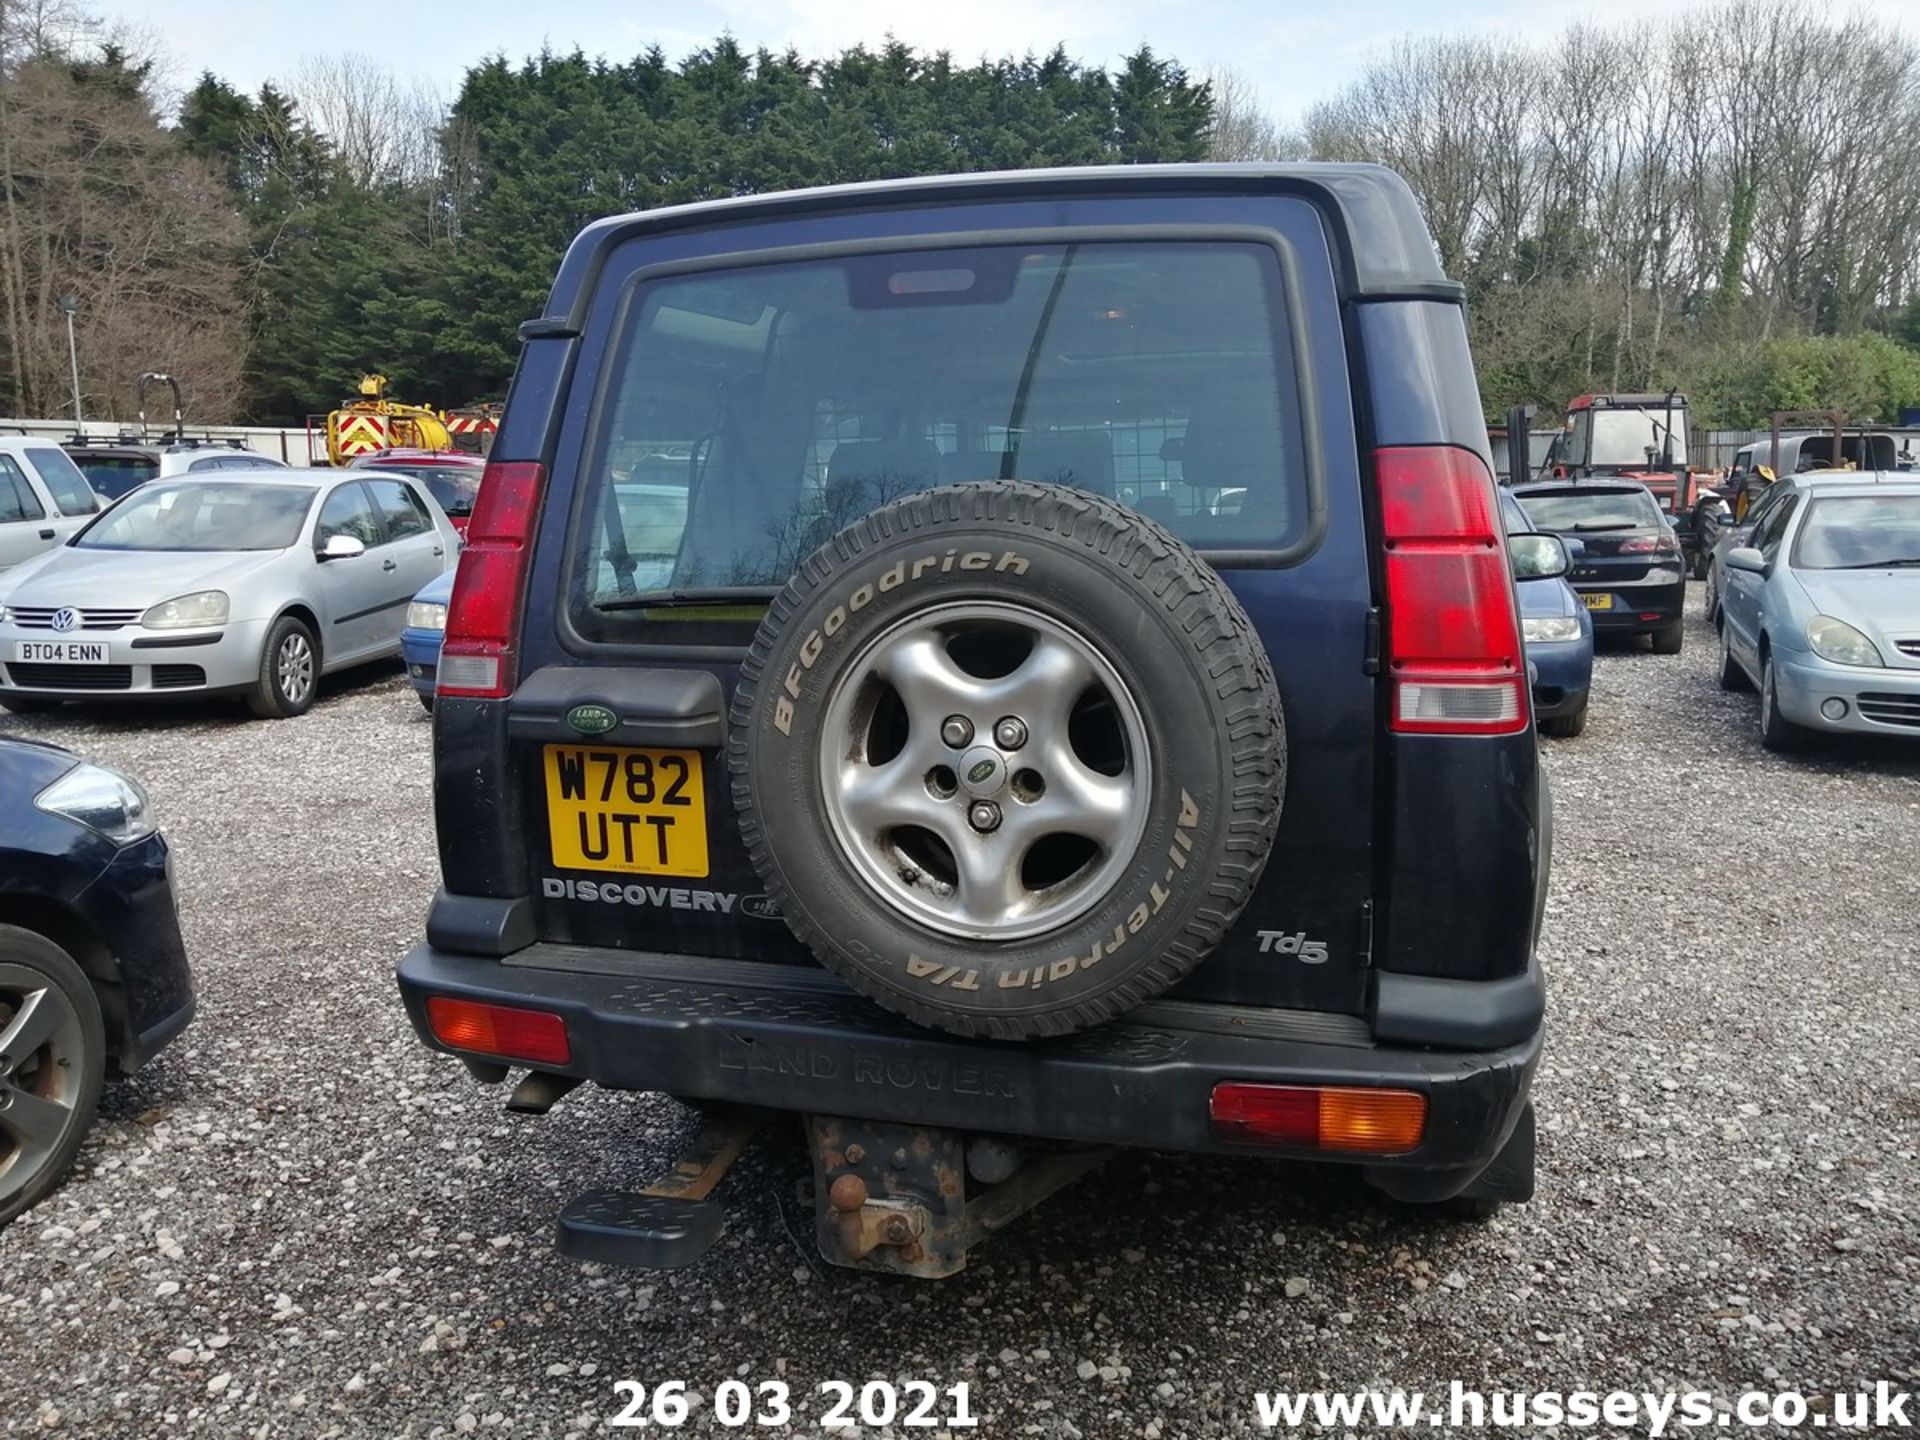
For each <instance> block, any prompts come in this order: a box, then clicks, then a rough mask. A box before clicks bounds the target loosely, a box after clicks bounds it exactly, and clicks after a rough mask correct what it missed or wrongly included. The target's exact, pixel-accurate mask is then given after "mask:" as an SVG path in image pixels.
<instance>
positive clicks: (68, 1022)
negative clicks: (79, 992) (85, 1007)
mask: <svg viewBox="0 0 1920 1440" xmlns="http://www.w3.org/2000/svg"><path fill="white" fill-rule="evenodd" d="M84 1037H85V1031H84V1030H83V1028H82V1026H81V1023H80V1015H79V1012H77V1011H76V1010H75V1009H74V1008H73V1004H72V1002H71V1001H70V1000H69V999H68V998H67V996H66V994H65V993H64V992H63V991H62V990H61V989H60V988H59V987H58V986H56V985H53V984H52V983H50V982H49V981H48V979H47V977H46V976H44V975H42V974H41V973H40V972H39V971H37V970H30V969H28V968H27V967H26V966H24V965H9V964H0V1206H4V1205H5V1204H6V1203H7V1202H8V1201H9V1200H11V1199H12V1198H13V1197H14V1196H16V1195H18V1194H19V1193H20V1192H21V1191H22V1190H24V1189H26V1187H27V1186H28V1185H30V1184H32V1183H33V1181H34V1179H35V1177H37V1176H38V1175H39V1174H40V1173H41V1172H42V1171H44V1170H45V1169H46V1167H47V1165H48V1163H49V1162H50V1161H51V1160H52V1159H53V1157H54V1156H55V1155H56V1154H58V1153H59V1151H60V1149H61V1146H62V1143H63V1142H64V1141H66V1139H67V1138H68V1136H69V1134H70V1133H71V1131H72V1128H73V1126H74V1125H76V1124H78V1123H79V1120H80V1115H79V1104H80V1095H81V1089H82V1084H83V1081H82V1076H83V1074H84V1072H85V1066H84V1065H83V1064H82V1050H83V1047H84V1045H85V1039H84Z"/></svg>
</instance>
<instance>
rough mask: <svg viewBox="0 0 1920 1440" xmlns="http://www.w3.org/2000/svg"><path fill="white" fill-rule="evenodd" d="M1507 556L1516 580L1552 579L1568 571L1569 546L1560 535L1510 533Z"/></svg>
mask: <svg viewBox="0 0 1920 1440" xmlns="http://www.w3.org/2000/svg"><path fill="white" fill-rule="evenodd" d="M1507 556H1508V558H1509V559H1510V560H1511V561H1512V562H1513V578H1514V579H1516V580H1551V579H1553V578H1554V577H1555V576H1558V575H1564V574H1566V573H1567V570H1568V568H1569V564H1570V562H1569V561H1568V559H1567V547H1566V546H1565V545H1563V544H1561V543H1560V537H1559V536H1558V535H1509V536H1508V537H1507Z"/></svg>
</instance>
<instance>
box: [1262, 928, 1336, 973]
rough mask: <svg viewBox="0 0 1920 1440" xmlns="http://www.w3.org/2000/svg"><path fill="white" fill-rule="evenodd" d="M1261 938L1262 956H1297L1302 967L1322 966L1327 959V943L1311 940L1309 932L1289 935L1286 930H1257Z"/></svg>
mask: <svg viewBox="0 0 1920 1440" xmlns="http://www.w3.org/2000/svg"><path fill="white" fill-rule="evenodd" d="M1253 933H1254V934H1256V935H1258V936H1259V937H1260V953H1261V954H1262V955H1292V956H1296V957H1297V958H1298V959H1299V961H1300V963H1301V964H1302V965H1322V964H1325V963H1326V959H1327V942H1326V941H1324V940H1309V939H1308V938H1307V932H1306V931H1304V930H1296V931H1295V932H1294V933H1293V934H1291V935H1289V934H1288V933H1287V932H1286V931H1284V930H1256V931H1254V932H1253Z"/></svg>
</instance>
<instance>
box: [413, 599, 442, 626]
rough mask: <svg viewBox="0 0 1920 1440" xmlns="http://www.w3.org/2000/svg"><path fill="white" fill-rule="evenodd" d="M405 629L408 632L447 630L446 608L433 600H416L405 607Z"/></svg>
mask: <svg viewBox="0 0 1920 1440" xmlns="http://www.w3.org/2000/svg"><path fill="white" fill-rule="evenodd" d="M407 628H408V629H409V630H444V629H446V628H447V607H446V606H444V605H442V604H440V603H439V602H438V601H434V600H416V601H414V602H413V603H412V604H411V605H409V606H407Z"/></svg>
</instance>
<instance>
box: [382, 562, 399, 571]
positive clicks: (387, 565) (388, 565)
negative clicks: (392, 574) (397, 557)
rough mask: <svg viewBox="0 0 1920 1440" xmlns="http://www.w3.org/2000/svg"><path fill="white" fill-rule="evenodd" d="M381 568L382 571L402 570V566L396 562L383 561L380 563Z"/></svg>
mask: <svg viewBox="0 0 1920 1440" xmlns="http://www.w3.org/2000/svg"><path fill="white" fill-rule="evenodd" d="M380 568H381V569H382V570H398V569H399V568H400V566H399V564H398V563H397V562H396V561H393V560H382V561H381V562H380Z"/></svg>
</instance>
